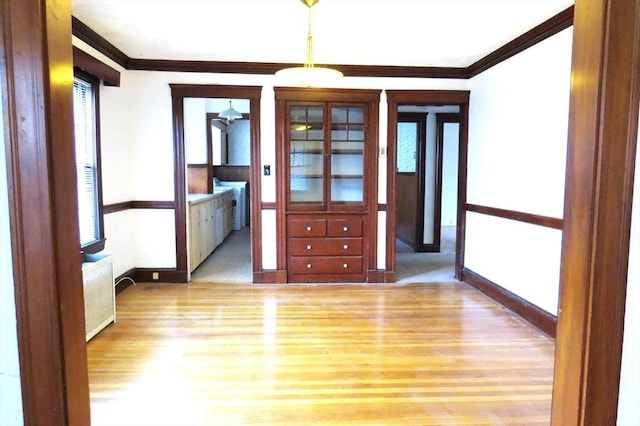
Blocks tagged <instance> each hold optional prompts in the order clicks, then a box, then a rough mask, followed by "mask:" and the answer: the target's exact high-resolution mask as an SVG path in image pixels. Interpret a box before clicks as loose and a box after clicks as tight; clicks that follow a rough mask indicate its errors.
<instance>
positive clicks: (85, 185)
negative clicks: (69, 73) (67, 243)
mask: <svg viewBox="0 0 640 426" xmlns="http://www.w3.org/2000/svg"><path fill="white" fill-rule="evenodd" d="M99 87H100V81H99V80H97V79H96V78H94V77H92V76H91V75H88V74H84V73H82V72H80V71H76V73H75V77H74V80H73V110H74V136H75V146H76V174H77V179H78V221H79V229H80V245H81V247H82V252H83V253H97V252H99V251H101V250H103V249H104V227H103V223H102V194H101V192H102V188H101V179H100V174H101V171H100V137H99V131H98V129H99V119H98V118H99V114H98V89H99Z"/></svg>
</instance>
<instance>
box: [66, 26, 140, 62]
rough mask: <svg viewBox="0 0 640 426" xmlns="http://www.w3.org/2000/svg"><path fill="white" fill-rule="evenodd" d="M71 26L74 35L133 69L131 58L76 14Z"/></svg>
mask: <svg viewBox="0 0 640 426" xmlns="http://www.w3.org/2000/svg"><path fill="white" fill-rule="evenodd" d="M71 28H72V34H73V35H74V36H76V37H78V38H79V39H80V40H82V41H84V42H85V43H87V44H88V45H89V46H91V47H93V48H94V49H96V50H97V51H98V52H100V53H102V54H103V55H105V56H106V57H107V58H109V59H111V60H113V61H114V62H116V63H117V64H118V65H120V66H121V67H123V68H126V69H131V68H130V66H129V63H130V62H131V58H129V57H128V56H127V55H125V54H124V53H123V52H122V51H121V50H120V49H118V48H117V47H115V46H114V45H113V44H111V43H109V42H108V41H107V40H106V39H105V38H104V37H102V36H101V35H100V34H98V33H96V32H95V31H93V30H92V29H91V28H89V27H88V26H87V25H86V24H85V23H84V22H82V21H80V20H79V19H78V18H76V17H75V16H72V17H71Z"/></svg>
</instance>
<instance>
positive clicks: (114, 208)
mask: <svg viewBox="0 0 640 426" xmlns="http://www.w3.org/2000/svg"><path fill="white" fill-rule="evenodd" d="M132 208H133V201H122V202H119V203H113V204H105V205H103V206H102V212H103V213H104V214H111V213H117V212H122V211H125V210H129V209H132Z"/></svg>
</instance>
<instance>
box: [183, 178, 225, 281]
mask: <svg viewBox="0 0 640 426" xmlns="http://www.w3.org/2000/svg"><path fill="white" fill-rule="evenodd" d="M234 204H235V201H234V194H233V190H232V189H231V188H229V189H222V190H220V191H216V193H215V194H191V195H190V196H189V239H190V243H189V266H190V271H192V272H193V271H194V270H195V269H196V268H197V267H198V266H199V265H200V264H201V263H202V262H203V261H204V260H205V259H206V258H207V257H209V255H210V254H211V253H213V251H214V250H215V249H216V248H217V247H218V246H219V245H220V244H222V243H223V241H224V239H225V238H226V237H227V236H228V235H229V234H230V233H231V231H232V230H233V209H234Z"/></svg>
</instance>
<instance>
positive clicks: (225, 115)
mask: <svg viewBox="0 0 640 426" xmlns="http://www.w3.org/2000/svg"><path fill="white" fill-rule="evenodd" d="M218 118H222V119H224V120H225V121H226V122H227V124H231V123H233V120H237V119H239V118H242V114H241V113H240V112H238V111H236V110H235V109H233V106H231V101H229V108H227V109H225V110H224V111H220V112H219V113H218Z"/></svg>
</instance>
